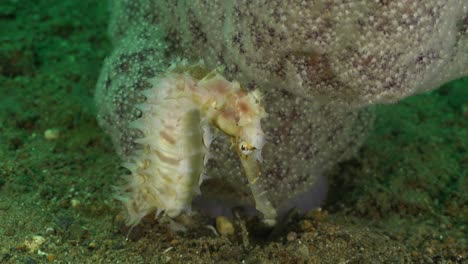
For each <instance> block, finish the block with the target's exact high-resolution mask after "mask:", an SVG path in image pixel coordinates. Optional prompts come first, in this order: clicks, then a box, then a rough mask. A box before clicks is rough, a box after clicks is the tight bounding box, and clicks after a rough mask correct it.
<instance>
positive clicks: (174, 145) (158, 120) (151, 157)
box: [120, 63, 277, 225]
mask: <svg viewBox="0 0 468 264" xmlns="http://www.w3.org/2000/svg"><path fill="white" fill-rule="evenodd" d="M221 72H222V70H221V69H215V70H213V71H211V72H210V71H208V70H206V69H205V68H204V67H203V65H202V64H195V65H191V66H188V65H187V64H186V63H180V64H179V65H177V66H175V65H174V66H172V67H171V68H170V69H169V70H168V71H167V72H166V74H164V75H162V76H158V77H156V78H154V79H152V80H151V83H152V88H150V89H148V90H145V91H143V92H142V94H143V95H144V96H145V97H146V101H145V102H144V103H142V104H139V105H137V106H136V107H137V108H138V109H140V110H141V112H142V116H141V117H140V118H138V119H136V120H135V121H133V122H132V123H131V124H130V126H131V127H132V128H134V129H138V130H140V131H141V132H142V134H143V137H141V138H140V139H137V140H136V143H138V144H140V145H141V150H139V151H136V152H135V154H134V155H133V156H132V158H131V159H130V160H131V162H127V163H126V164H124V166H125V167H127V168H128V169H129V170H130V171H131V175H129V177H128V184H127V185H126V186H124V188H123V190H122V195H120V200H122V201H123V203H124V205H125V207H126V210H127V212H128V219H127V223H128V224H129V225H135V224H137V223H138V222H139V221H140V220H141V218H142V217H144V216H145V215H147V214H149V213H151V212H153V211H156V212H157V213H156V216H159V215H160V214H161V213H162V212H164V215H167V216H168V217H170V218H173V217H176V216H178V215H179V214H181V213H182V212H187V213H189V212H190V210H191V209H190V207H191V202H192V197H194V195H196V194H200V185H201V183H202V181H203V179H204V178H205V176H204V166H205V164H206V162H207V160H208V157H209V156H208V154H209V147H210V143H211V141H212V128H216V129H219V130H220V131H221V132H222V133H224V134H226V135H228V136H229V137H230V138H231V141H232V146H233V148H234V149H235V151H236V153H237V154H238V156H239V158H240V160H241V164H242V166H243V168H244V171H245V175H246V176H247V179H248V182H249V185H250V189H251V191H252V194H253V197H254V200H255V203H256V208H257V210H258V211H260V212H261V213H262V214H263V216H264V219H263V221H264V222H265V223H266V224H267V225H274V224H275V220H276V216H277V213H276V210H275V209H274V207H273V206H272V204H271V203H270V201H269V200H268V198H267V196H266V192H265V191H264V190H263V189H262V188H261V186H259V184H258V181H257V180H258V179H259V177H260V162H261V160H262V158H261V150H262V148H263V146H264V144H265V140H264V133H263V131H262V129H261V119H262V118H264V117H265V116H266V112H265V110H264V109H263V107H262V106H261V104H260V102H261V95H260V93H259V92H258V91H257V90H254V91H252V92H246V91H245V90H244V89H243V88H241V86H240V84H239V83H238V82H236V81H233V82H230V81H227V80H226V79H225V78H224V77H223V76H222V75H221Z"/></svg>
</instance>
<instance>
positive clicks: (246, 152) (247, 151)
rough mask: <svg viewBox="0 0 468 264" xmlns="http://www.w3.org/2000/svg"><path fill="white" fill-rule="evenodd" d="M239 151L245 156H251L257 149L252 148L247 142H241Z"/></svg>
mask: <svg viewBox="0 0 468 264" xmlns="http://www.w3.org/2000/svg"><path fill="white" fill-rule="evenodd" d="M239 149H240V150H241V153H242V154H243V155H246V156H248V155H250V154H252V152H254V151H255V150H256V148H255V147H254V146H252V145H251V144H249V143H247V142H245V141H241V142H240V143H239Z"/></svg>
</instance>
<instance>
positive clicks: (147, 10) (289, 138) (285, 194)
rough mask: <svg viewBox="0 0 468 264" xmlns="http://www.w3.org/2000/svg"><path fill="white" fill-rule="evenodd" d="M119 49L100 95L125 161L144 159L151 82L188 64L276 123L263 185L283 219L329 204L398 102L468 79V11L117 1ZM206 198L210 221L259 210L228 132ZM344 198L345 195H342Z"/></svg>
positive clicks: (105, 122)
mask: <svg viewBox="0 0 468 264" xmlns="http://www.w3.org/2000/svg"><path fill="white" fill-rule="evenodd" d="M109 33H110V37H111V39H112V42H113V45H114V50H113V52H112V54H111V55H110V56H109V58H107V59H106V61H105V63H104V66H103V69H102V72H101V75H100V78H99V81H98V84H97V90H96V103H97V106H98V121H99V124H100V125H101V126H102V127H103V129H104V130H105V131H106V132H107V133H108V134H109V135H110V136H111V138H112V140H113V143H114V145H115V148H116V150H117V153H118V154H119V155H120V156H121V157H122V159H123V160H124V161H129V160H130V159H131V157H132V156H133V155H134V154H135V153H136V152H138V151H139V149H140V148H141V146H139V144H137V143H136V142H135V140H136V139H138V138H140V137H141V136H142V135H141V132H140V131H138V130H137V129H132V128H130V127H129V125H130V123H131V122H133V121H134V120H136V119H138V118H140V117H141V115H142V113H141V111H140V110H138V109H137V108H136V107H135V106H136V105H139V104H142V103H144V102H145V101H146V98H145V96H144V95H143V94H142V92H143V91H145V90H148V89H150V88H151V84H150V83H149V82H148V80H149V79H151V78H154V77H155V76H160V75H163V74H164V73H165V72H167V69H168V68H169V66H170V65H171V64H172V63H173V62H176V61H178V60H179V59H180V58H184V59H187V60H188V61H189V62H191V63H194V64H195V63H198V62H199V61H200V60H203V64H204V65H205V67H206V68H207V69H215V68H217V67H219V66H223V67H225V69H224V72H223V75H224V76H225V77H226V79H228V80H230V81H234V80H236V81H238V82H240V84H241V85H242V86H243V87H245V88H246V89H248V90H253V89H259V90H260V91H261V92H262V94H263V100H262V105H263V107H264V108H265V111H266V112H267V114H268V116H267V117H266V118H264V119H262V129H263V131H264V132H265V134H266V135H265V141H266V143H265V146H264V148H263V150H262V156H263V163H262V164H261V177H260V178H259V181H260V182H259V185H260V186H261V187H262V188H263V189H264V190H267V195H268V199H269V200H270V201H271V202H272V204H273V206H274V207H275V208H276V209H277V210H278V212H279V214H280V216H281V215H282V214H284V212H286V211H287V210H288V209H290V208H292V207H299V209H300V210H301V211H306V210H308V209H310V208H313V207H316V206H319V205H320V203H321V202H322V201H323V199H324V197H325V195H326V192H327V190H326V180H325V178H324V177H325V174H326V172H327V170H329V169H330V168H331V167H332V166H333V165H334V164H336V163H337V162H340V161H342V160H344V159H347V158H349V157H351V156H352V155H353V154H354V153H355V151H356V150H357V149H358V148H359V147H360V145H361V144H362V142H363V140H364V139H365V136H366V134H367V131H368V130H369V128H370V127H371V124H372V120H373V118H372V109H371V107H370V105H371V104H374V103H390V102H395V101H398V100H400V99H402V98H404V97H406V96H409V95H412V94H415V93H418V92H423V91H428V90H431V89H434V88H436V87H438V86H439V85H441V84H442V83H444V82H446V81H449V80H451V79H455V78H458V77H461V76H464V75H467V74H468V54H467V51H468V4H467V3H466V1H463V0H453V1H438V0H429V1H424V2H415V1H403V0H398V1H361V2H359V3H358V2H355V1H342V2H339V3H338V2H336V3H335V2H333V3H332V2H329V1H279V0H273V1H267V0H263V1H250V2H249V1H182V0H179V1H161V0H138V1H133V0H120V1H112V2H111V21H110V25H109ZM210 153H211V155H210V156H211V157H212V158H211V159H209V161H208V163H207V164H206V168H205V169H206V170H205V173H206V174H207V176H208V177H209V179H208V180H205V181H204V182H203V183H202V185H201V193H202V196H201V197H198V198H197V199H196V201H195V203H196V204H197V206H198V207H199V208H201V210H204V211H207V212H208V213H210V214H213V215H218V214H229V213H227V212H228V211H229V208H231V207H234V206H239V205H241V206H246V207H249V206H250V208H253V207H254V200H253V197H252V195H251V192H250V189H249V185H248V181H247V179H246V177H245V176H244V170H243V169H242V166H241V164H240V162H239V159H238V158H237V157H236V155H235V153H234V152H233V151H232V149H231V144H230V141H229V140H228V138H227V137H226V136H225V135H223V134H222V133H216V134H215V137H214V140H213V142H211V146H210ZM331 191H333V190H331Z"/></svg>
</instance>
